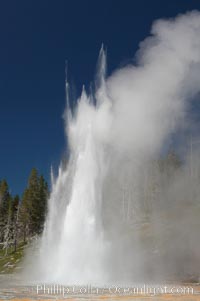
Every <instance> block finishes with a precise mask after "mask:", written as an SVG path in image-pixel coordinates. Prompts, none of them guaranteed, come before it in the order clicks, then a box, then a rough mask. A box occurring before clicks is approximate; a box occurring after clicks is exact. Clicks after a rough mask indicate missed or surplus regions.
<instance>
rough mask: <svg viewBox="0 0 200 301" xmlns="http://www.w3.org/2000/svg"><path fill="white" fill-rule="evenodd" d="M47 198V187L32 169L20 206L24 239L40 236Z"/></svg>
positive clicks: (41, 177)
mask: <svg viewBox="0 0 200 301" xmlns="http://www.w3.org/2000/svg"><path fill="white" fill-rule="evenodd" d="M47 198H48V186H47V183H46V182H45V180H44V177H43V176H39V175H38V172H37V170H36V169H35V168H34V169H32V171H31V174H30V177H29V180H28V187H27V188H26V189H25V191H24V194H23V197H22V205H21V214H20V217H21V222H22V224H23V231H24V239H26V237H27V236H32V235H35V234H40V233H41V232H42V230H43V225H44V221H45V215H46V208H47Z"/></svg>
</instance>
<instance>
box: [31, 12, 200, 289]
mask: <svg viewBox="0 0 200 301" xmlns="http://www.w3.org/2000/svg"><path fill="white" fill-rule="evenodd" d="M135 62H136V63H135V64H130V65H127V66H125V67H123V68H120V69H117V70H116V71H114V72H113V73H112V74H111V75H110V76H109V77H107V76H106V54H105V51H104V49H103V48H102V49H101V51H100V55H99V61H98V71H97V77H96V91H95V93H93V94H88V93H87V92H86V91H85V88H83V91H82V95H81V96H80V98H79V99H78V100H77V105H76V107H75V108H73V110H71V109H70V105H69V103H70V99H69V97H68V96H69V95H68V91H69V89H70V88H69V85H68V83H66V85H67V86H66V88H67V107H66V111H65V114H64V116H65V117H64V118H65V130H66V135H67V139H68V146H69V151H70V157H69V160H68V163H67V164H66V166H63V165H61V167H60V169H59V174H58V177H57V179H55V181H54V183H52V192H51V196H50V199H49V209H48V216H47V219H46V223H45V229H44V233H43V235H42V237H41V240H40V242H39V252H38V254H37V255H36V256H35V262H34V266H33V265H31V275H32V277H33V278H34V277H35V278H37V279H38V278H40V280H44V281H47V282H55V281H56V282H59V283H63V284H69V283H70V284H77V283H78V284H89V283H90V284H91V283H98V284H99V285H104V284H106V283H124V284H128V283H133V282H140V283H141V282H142V281H143V282H144V281H157V282H158V281H165V280H171V281H173V280H176V281H177V280H178V281H186V280H187V281H192V280H193V279H195V280H196V279H198V278H199V259H200V258H199V257H200V255H199V254H200V237H199V225H200V199H199V195H200V194H199V193H200V191H199V180H200V178H199V175H200V174H199V171H200V169H199V167H200V166H199V149H198V144H194V143H193V144H192V146H193V148H192V154H191V150H190V149H189V148H188V147H186V152H185V153H184V156H181V155H180V157H179V155H176V153H174V152H173V151H169V150H168V148H169V145H170V141H171V139H172V136H174V135H175V136H176V135H179V133H180V132H187V131H188V129H190V125H191V124H192V116H191V115H190V108H191V105H192V103H193V102H194V99H196V98H197V96H198V93H199V92H200V13H199V12H197V11H193V12H188V13H186V14H184V15H179V16H177V17H176V18H173V19H168V20H158V21H155V22H154V23H153V25H152V29H151V32H150V36H149V37H147V38H146V39H145V40H144V41H143V42H141V43H140V45H139V50H138V52H137V53H136V56H135ZM195 101H197V100H195ZM195 139H197V140H198V136H197V137H195ZM183 142H184V143H185V141H183ZM191 143H192V142H191ZM181 147H182V145H179V148H181ZM183 147H185V145H183ZM187 152H188V153H187ZM191 155H192V157H191ZM191 158H192V159H191ZM28 257H29V261H30V256H29V255H28ZM26 269H28V268H26ZM29 269H30V267H29Z"/></svg>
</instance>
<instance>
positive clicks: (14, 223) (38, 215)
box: [0, 168, 49, 254]
mask: <svg viewBox="0 0 200 301" xmlns="http://www.w3.org/2000/svg"><path fill="white" fill-rule="evenodd" d="M48 195H49V191H48V185H47V182H46V181H45V179H44V177H43V176H42V175H40V174H39V173H38V171H37V170H36V169H35V168H33V169H32V170H31V173H30V176H29V179H28V183H27V187H26V188H25V190H24V192H23V194H22V197H21V198H20V197H19V196H18V195H15V196H12V195H11V193H10V191H9V186H8V183H7V181H6V180H5V179H3V180H0V247H1V248H3V249H5V254H7V252H8V249H9V248H10V247H12V246H13V248H14V250H15V251H16V250H17V246H18V244H19V242H20V241H24V242H27V240H29V239H30V238H32V237H34V236H36V235H39V234H41V232H42V230H43V226H44V221H45V216H46V213H47V199H48Z"/></svg>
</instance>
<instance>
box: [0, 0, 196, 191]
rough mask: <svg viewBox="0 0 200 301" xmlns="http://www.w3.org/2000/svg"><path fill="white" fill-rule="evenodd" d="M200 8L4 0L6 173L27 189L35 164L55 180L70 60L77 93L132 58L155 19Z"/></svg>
mask: <svg viewBox="0 0 200 301" xmlns="http://www.w3.org/2000/svg"><path fill="white" fill-rule="evenodd" d="M192 9H200V1H199V0H197V1H195V0H190V1H189V0H188V1H183V0H168V1H161V0H160V1H157V0H146V1H144V0H123V1H122V0H121V1H118V0H115V1H114V0H113V1H112V0H107V1H104V0H101V1H97V0H79V1H76V0H73V1H71V0H59V1H55V0H54V1H51V0H48V1H47V0H33V1H32V0H19V1H16V0H6V1H1V2H0V178H1V179H2V178H6V179H7V180H8V183H9V185H10V189H11V192H12V193H13V194H16V193H19V194H21V193H22V191H23V189H24V187H25V186H26V182H27V177H28V175H29V173H30V170H31V168H32V167H36V168H37V169H38V170H39V171H40V173H42V174H44V176H45V177H46V178H47V179H49V171H50V165H51V164H53V166H54V167H56V166H58V164H59V161H60V158H61V157H62V156H63V155H64V153H65V137H64V130H63V120H62V113H63V110H64V107H65V90H64V81H65V60H67V61H68V64H69V72H70V80H71V81H73V82H74V85H75V87H76V93H77V95H78V94H79V92H80V89H81V86H82V84H85V85H86V87H87V86H88V85H89V83H90V82H91V80H92V79H93V77H94V74H95V66H96V60H97V56H98V52H99V49H100V46H101V44H102V42H103V43H104V45H105V46H106V47H107V53H108V72H109V73H110V72H112V70H114V69H115V68H117V67H119V66H120V65H123V64H126V63H127V62H129V60H130V59H131V58H132V57H133V56H134V53H135V51H136V50H137V48H138V43H139V42H140V41H141V40H143V39H144V38H145V37H146V36H147V35H148V34H149V31H150V27H151V24H152V22H153V20H154V19H157V18H163V17H164V18H166V17H174V16H175V15H177V14H178V13H183V12H186V11H188V10H192Z"/></svg>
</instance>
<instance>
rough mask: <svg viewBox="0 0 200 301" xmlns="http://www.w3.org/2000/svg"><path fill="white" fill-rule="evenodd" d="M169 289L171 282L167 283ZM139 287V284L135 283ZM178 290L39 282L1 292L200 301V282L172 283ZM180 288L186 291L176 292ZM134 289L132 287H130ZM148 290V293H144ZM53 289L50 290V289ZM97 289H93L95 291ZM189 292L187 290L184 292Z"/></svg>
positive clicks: (14, 296) (1, 295)
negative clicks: (167, 290)
mask: <svg viewBox="0 0 200 301" xmlns="http://www.w3.org/2000/svg"><path fill="white" fill-rule="evenodd" d="M167 286H168V289H169V287H170V284H168V285H167ZM150 287H151V289H152V291H151V292H152V293H148V289H150ZM133 288H136V286H132V290H133ZM171 288H173V290H174V293H173V294H171V293H166V294H165V293H162V294H161V293H158V291H157V293H155V292H153V289H158V286H157V288H156V287H154V288H153V286H149V287H148V286H146V288H143V291H139V292H138V293H136V291H135V294H133V293H130V292H128V288H127V287H126V288H123V287H116V286H112V287H110V288H97V287H95V288H94V287H91V286H82V287H70V286H69V287H65V290H64V289H63V287H62V286H59V285H57V286H56V285H54V287H53V286H52V285H51V286H50V285H49V286H48V285H47V284H46V286H45V285H37V286H15V287H4V288H3V289H1V292H0V300H24V301H25V300H26V301H28V300H38V299H39V300H41V301H43V300H55V299H56V300H60V301H61V300H71V301H76V300H77V301H78V300H88V301H89V300H91V301H93V300H96V301H100V300H112V301H114V300H119V301H120V300H137V301H145V300H154V301H156V300H157V301H158V300H159V301H161V300H176V301H180V300H185V301H189V300H190V301H197V300H199V299H200V285H194V284H193V285H192V284H185V285H183V284H182V285H181V286H180V285H171ZM175 288H177V291H178V290H179V291H182V294H180V293H176V292H175ZM129 289H130V290H131V287H129ZM144 289H145V293H144ZM48 290H49V291H48ZM72 290H74V293H70V292H69V291H72ZM92 291H93V292H92ZM183 291H185V293H183Z"/></svg>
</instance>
